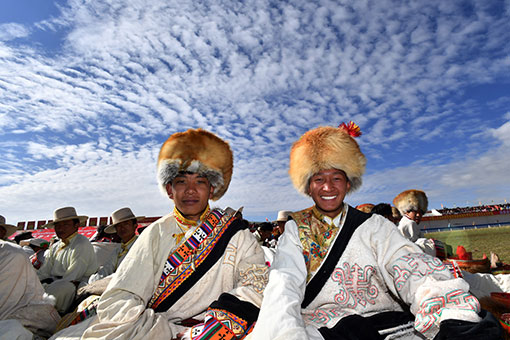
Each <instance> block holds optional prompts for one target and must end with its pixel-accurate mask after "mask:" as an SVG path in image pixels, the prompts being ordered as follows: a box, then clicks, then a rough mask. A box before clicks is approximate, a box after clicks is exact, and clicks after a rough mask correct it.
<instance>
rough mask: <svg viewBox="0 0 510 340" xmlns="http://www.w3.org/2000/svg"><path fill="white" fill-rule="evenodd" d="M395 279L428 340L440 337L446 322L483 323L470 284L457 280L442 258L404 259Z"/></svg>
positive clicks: (419, 256)
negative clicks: (441, 325)
mask: <svg viewBox="0 0 510 340" xmlns="http://www.w3.org/2000/svg"><path fill="white" fill-rule="evenodd" d="M393 278H394V284H395V287H396V289H397V291H398V293H399V294H400V296H401V297H402V299H403V300H404V301H406V302H407V303H409V304H410V306H411V312H412V313H413V314H415V316H416V319H415V329H416V330H418V331H419V332H420V333H422V334H424V335H425V336H426V337H427V338H433V337H434V336H435V335H436V334H437V332H438V331H439V324H440V323H441V321H442V320H446V319H457V320H464V321H470V322H478V321H479V320H480V318H479V317H478V314H477V313H478V312H479V311H480V304H479V302H478V300H477V299H476V298H475V297H474V296H472V295H471V294H469V292H468V290H469V285H468V284H467V282H466V281H464V280H463V279H460V278H453V277H452V275H451V273H450V271H449V269H448V268H447V267H446V266H445V265H444V264H443V263H442V262H441V260H439V259H438V258H435V257H432V256H429V255H426V254H423V253H415V254H408V255H405V256H402V257H400V258H398V259H397V260H396V261H395V262H394V264H393Z"/></svg>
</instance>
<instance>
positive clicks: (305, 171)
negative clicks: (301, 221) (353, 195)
mask: <svg viewBox="0 0 510 340" xmlns="http://www.w3.org/2000/svg"><path fill="white" fill-rule="evenodd" d="M360 135H361V132H360V131H359V127H358V126H357V125H356V124H354V123H352V122H350V123H349V125H346V124H342V125H340V126H339V127H338V128H335V127H332V126H324V127H318V128H316V129H313V130H310V131H308V132H306V133H305V134H304V135H303V136H301V138H300V139H299V140H298V141H296V142H295V143H294V145H292V148H291V150H290V168H289V175H290V178H291V180H292V183H293V184H294V187H296V189H297V190H298V191H299V192H301V193H303V194H305V195H308V188H309V180H310V178H311V177H312V176H313V175H314V174H316V173H318V172H319V171H321V170H326V169H338V170H342V171H343V172H345V174H346V175H347V179H348V180H349V182H350V183H351V188H350V191H355V190H356V189H358V188H359V187H360V186H361V176H363V173H364V172H365V165H366V162H367V161H366V159H365V156H364V155H363V153H362V152H361V150H360V148H359V146H358V143H357V142H356V141H355V140H354V138H352V137H351V136H353V137H357V136H360Z"/></svg>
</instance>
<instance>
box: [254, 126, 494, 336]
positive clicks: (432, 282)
mask: <svg viewBox="0 0 510 340" xmlns="http://www.w3.org/2000/svg"><path fill="white" fill-rule="evenodd" d="M360 134H361V133H360V131H359V127H357V126H356V125H355V124H353V123H352V122H351V123H350V124H349V125H345V124H342V125H341V126H340V127H339V128H333V127H320V128H317V129H314V130H311V131H308V132H307V133H305V134H304V135H303V136H302V137H301V138H300V139H299V140H298V141H297V142H295V143H294V145H293V146H292V149H291V152H290V169H289V174H290V177H291V179H292V182H293V184H294V186H295V187H296V188H297V189H298V191H300V192H301V193H303V194H306V195H308V196H310V197H311V198H312V200H313V202H314V205H313V206H312V207H310V208H307V209H304V210H301V211H298V212H295V213H292V214H291V216H292V220H290V221H288V222H287V223H286V225H285V233H283V235H282V236H281V238H280V241H279V244H278V248H277V251H276V254H275V259H274V262H273V263H272V266H271V271H270V274H269V283H268V284H267V286H266V290H265V292H264V300H263V302H262V307H261V310H260V314H259V319H258V321H257V324H256V326H255V329H254V331H253V333H252V334H251V338H252V339H256V340H268V339H272V340H274V339H282V340H283V339H285V340H290V339H296V340H306V339H313V340H324V339H325V340H375V339H396V338H398V339H423V338H429V339H431V338H434V336H436V335H438V332H439V335H438V338H437V339H447V338H449V337H448V336H449V334H450V333H453V334H457V333H460V332H462V333H463V334H464V336H463V339H464V340H466V339H478V338H482V337H483V338H484V339H498V338H499V332H500V329H499V326H498V324H497V322H496V321H495V319H494V318H491V315H490V314H488V315H487V314H486V313H482V314H481V315H479V312H480V305H479V303H478V301H477V300H476V298H474V297H473V296H472V295H470V294H469V292H468V289H469V286H468V284H467V283H466V282H465V281H463V280H462V279H458V278H454V277H453V276H452V274H451V273H450V272H449V270H448V269H447V268H446V267H445V265H443V263H442V262H441V261H439V260H438V259H436V258H433V257H431V256H428V255H426V254H424V253H422V252H421V251H420V249H419V248H418V247H417V246H416V245H415V244H413V243H411V242H410V241H408V240H407V239H405V238H404V237H403V236H402V235H401V234H400V233H399V231H398V229H397V228H395V225H394V224H393V223H391V222H390V221H388V220H387V219H385V218H384V217H382V216H379V215H370V214H367V213H364V212H361V211H359V210H356V209H354V208H352V207H351V206H349V205H348V204H346V203H345V202H344V198H345V196H346V195H347V194H349V193H350V192H352V191H353V190H355V189H357V188H359V187H360V185H361V177H362V175H363V173H364V171H365V163H366V160H365V156H364V155H363V154H362V153H361V150H360V148H359V146H358V144H357V142H356V141H355V140H354V138H352V137H353V136H359V135H360ZM405 305H407V306H406V307H404V306H405ZM409 309H410V312H411V313H410V312H409V311H408V310H409ZM482 317H486V319H484V322H483V323H482V322H479V321H480V320H481V318H482ZM487 320H488V321H487ZM482 334H483V336H482Z"/></svg>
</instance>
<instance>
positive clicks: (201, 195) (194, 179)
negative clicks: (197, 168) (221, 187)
mask: <svg viewBox="0 0 510 340" xmlns="http://www.w3.org/2000/svg"><path fill="white" fill-rule="evenodd" d="M166 192H167V193H168V197H170V198H171V199H173V200H174V204H175V206H176V207H177V209H179V211H180V212H181V214H182V215H183V216H184V217H186V218H187V219H190V220H193V221H198V220H199V219H200V215H201V214H202V213H203V211H204V210H205V208H206V207H207V204H208V201H209V199H210V198H211V197H212V195H213V192H214V187H213V186H212V185H211V184H210V183H209V180H208V179H207V178H206V177H203V176H199V175H197V174H191V173H184V174H179V175H177V177H175V178H174V180H173V181H172V183H169V184H167V185H166Z"/></svg>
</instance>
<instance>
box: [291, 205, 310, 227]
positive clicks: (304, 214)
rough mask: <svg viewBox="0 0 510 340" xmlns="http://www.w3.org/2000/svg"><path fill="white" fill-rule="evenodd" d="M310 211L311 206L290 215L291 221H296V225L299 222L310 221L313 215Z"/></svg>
mask: <svg viewBox="0 0 510 340" xmlns="http://www.w3.org/2000/svg"><path fill="white" fill-rule="evenodd" d="M312 209H313V206H311V207H308V208H306V209H303V210H299V211H295V212H292V213H290V216H291V217H292V219H293V220H294V221H296V224H297V223H298V222H299V221H303V220H308V219H310V218H311V217H312V215H313V214H312Z"/></svg>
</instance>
